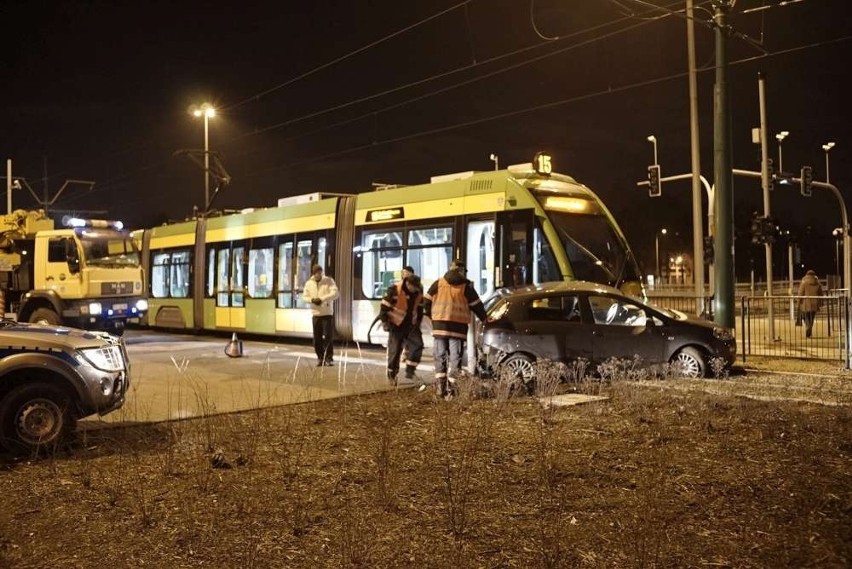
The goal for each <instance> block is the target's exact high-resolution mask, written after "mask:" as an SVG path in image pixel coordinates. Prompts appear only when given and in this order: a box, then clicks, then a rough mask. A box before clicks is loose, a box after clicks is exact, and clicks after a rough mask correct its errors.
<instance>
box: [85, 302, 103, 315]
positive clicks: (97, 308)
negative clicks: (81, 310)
mask: <svg viewBox="0 0 852 569" xmlns="http://www.w3.org/2000/svg"><path fill="white" fill-rule="evenodd" d="M86 308H87V309H88V310H89V314H91V315H92V316H97V315H99V314H100V313H101V311H103V307H102V306H101V303H100V302H90V303H89V305H88V306H87V307H86Z"/></svg>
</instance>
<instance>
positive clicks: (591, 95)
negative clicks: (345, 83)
mask: <svg viewBox="0 0 852 569" xmlns="http://www.w3.org/2000/svg"><path fill="white" fill-rule="evenodd" d="M795 1H796V2H799V1H801V0H795ZM466 3H467V2H465V3H462V4H459V5H456V7H458V6H461V5H464V4H466ZM641 3H643V4H644V2H641ZM705 3H706V2H705ZM657 8H659V7H657ZM620 21H622V19H620V20H616V21H615V22H608V23H607V24H602V25H601V26H606V25H614V23H617V22H620ZM597 27H599V26H595V27H594V28H597ZM594 28H592V29H594ZM634 28H635V26H629V27H627V28H624V29H622V30H619V31H616V32H613V33H612V34H609V35H607V36H604V37H602V38H596V39H597V40H601V39H606V38H608V37H611V36H613V35H616V34H618V33H621V32H624V31H629V30H630V29H634ZM587 32H588V30H582V31H579V32H575V33H574V34H572V35H573V36H576V35H579V34H582V33H587ZM848 39H850V38H849V37H843V38H837V39H835V40H827V41H823V42H815V43H812V44H808V45H806V46H800V47H796V48H791V49H788V50H782V51H778V52H775V53H772V54H763V55H761V56H756V57H753V58H747V59H743V60H737V61H734V62H730V65H738V64H742V63H747V62H751V61H755V60H759V59H763V58H766V57H774V56H776V55H783V54H788V53H793V52H796V51H801V50H804V49H813V48H818V47H821V46H824V45H828V44H831V43H835V42H840V41H847V40H848ZM589 41H592V40H589ZM583 43H588V42H583ZM583 43H581V44H580V45H583ZM536 47H540V44H538V45H536V46H529V47H527V48H522V49H520V50H516V51H515V52H512V54H509V55H517V54H518V53H523V52H525V51H528V50H530V49H534V48H536ZM575 47H576V46H569V47H567V48H563V49H562V50H555V51H553V52H552V53H548V54H545V55H542V56H537V57H535V58H532V59H530V60H529V61H528V62H525V63H520V64H515V65H512V66H509V68H508V70H511V69H514V68H516V67H517V66H519V65H524V64H526V63H531V62H535V61H538V60H540V59H543V58H545V57H550V56H553V55H557V54H558V53H562V52H564V51H567V50H569V49H574V48H575ZM509 55H502V56H498V57H496V58H492V59H489V60H485V61H483V62H480V63H479V64H477V65H486V64H488V63H491V62H493V61H496V60H499V59H504V58H505V57H508V56H509ZM338 59H340V58H338ZM324 66H327V65H324ZM474 66H476V65H474ZM321 67H322V66H321ZM471 67H472V66H465V67H464V68H461V69H456V70H452V71H450V72H446V73H442V74H440V75H437V76H435V77H430V78H427V79H423V80H419V81H417V82H413V83H409V84H407V85H404V86H400V87H397V88H394V89H390V90H387V91H383V92H381V93H377V94H374V95H370V96H368V97H364V98H361V99H359V100H356V101H350V102H347V103H345V104H342V105H338V106H335V107H332V108H330V109H326V110H324V111H321V112H317V113H312V114H310V115H306V116H304V117H299V118H297V119H292V120H290V121H286V123H279V125H274V127H279V126H282V125H285V124H293V123H294V122H298V121H300V120H305V119H306V118H311V117H314V116H318V115H319V114H325V113H327V112H331V111H332V110H336V109H340V108H345V107H348V106H351V105H354V104H357V103H358V102H363V101H366V100H370V99H373V98H377V97H380V96H382V95H384V94H387V93H391V92H396V91H399V90H402V89H405V88H408V87H410V86H413V85H419V84H422V83H425V82H428V81H431V80H434V79H435V78H439V77H444V76H448V75H451V74H454V73H458V72H460V71H462V70H464V69H470V68H471ZM707 69H712V67H709V68H708V67H704V68H701V69H700V71H706V70H707ZM504 71H505V70H503V71H495V72H492V73H488V74H485V75H482V76H478V77H476V78H473V79H470V80H466V81H464V82H462V83H460V84H459V85H458V86H463V85H466V84H469V83H471V82H474V81H479V80H482V79H484V78H488V77H491V76H493V75H496V74H498V73H500V72H504ZM684 75H685V74H684V73H678V74H674V75H670V76H665V77H660V78H657V79H652V80H648V81H643V82H639V83H635V84H630V85H624V86H621V87H616V88H608V89H606V90H602V91H598V92H595V93H588V94H584V95H580V96H577V97H572V98H569V99H563V100H560V101H553V102H550V103H545V104H542V105H538V106H534V107H529V108H524V109H520V110H516V111H510V112H506V113H500V114H497V115H492V116H489V117H482V118H479V119H474V120H471V121H465V122H462V123H457V124H453V125H446V126H443V127H438V128H435V129H428V130H424V131H420V132H417V133H411V134H408V135H404V136H399V137H393V138H388V139H384V140H376V139H373V140H371V141H370V142H369V143H367V144H364V145H359V146H355V147H351V148H348V149H342V150H339V151H335V152H332V153H328V154H323V155H322V156H317V157H313V158H308V159H306V160H301V161H296V162H292V163H288V164H286V165H280V166H274V167H272V168H268V169H265V170H263V171H261V172H259V173H266V172H270V171H278V170H282V169H287V168H292V167H295V166H299V165H303V164H307V163H312V162H316V161H319V160H325V159H327V158H330V157H335V156H341V155H345V154H349V153H352V152H357V151H359V150H363V149H366V148H372V147H375V146H377V145H382V144H389V143H394V142H400V141H404V140H410V139H413V138H417V137H421V136H429V135H433V134H437V133H441V132H446V131H449V130H455V129H458V128H464V127H467V126H473V125H477V124H481V123H484V122H489V121H493V120H499V119H503V118H507V117H512V116H517V115H520V114H525V113H530V112H536V111H540V110H543V109H547V108H551V107H554V106H560V105H564V104H569V103H572V102H578V101H583V100H588V99H590V98H594V97H598V96H604V95H608V94H612V93H617V92H622V91H625V90H629V89H634V88H639V87H643V86H647V85H652V84H655V83H659V82H664V81H670V80H673V79H677V78H681V77H683V76H684ZM282 85H283V84H282ZM456 87H457V86H451V87H447V88H443V89H440V90H438V91H436V92H434V93H429V94H425V95H422V96H419V97H416V98H414V99H411V100H408V101H404V102H401V103H397V104H394V105H390V106H388V107H385V108H383V109H380V110H378V111H372V112H370V113H367V114H365V115H361V116H359V117H357V118H355V119H349V120H346V121H341V122H338V123H335V124H333V125H328V126H326V127H323V128H321V129H319V130H314V131H311V132H309V133H303V134H299V135H296V136H294V137H292V138H299V137H302V136H308V135H310V134H315V133H316V132H319V131H322V130H328V129H329V128H334V127H336V126H341V125H343V124H347V123H350V122H353V121H355V120H362V119H363V118H365V117H367V116H370V115H376V114H377V113H381V112H386V111H388V110H392V109H395V108H398V107H400V106H403V105H406V104H410V103H412V102H416V101H419V100H422V99H424V98H427V97H429V96H432V95H434V94H439V93H442V92H446V91H447V90H450V89H452V88H456ZM270 91H271V90H267V91H266V92H270ZM248 100H249V99H247V100H246V101H248ZM272 128H273V127H268V128H266V129H264V130H271V129H272ZM259 173H255V174H253V175H258V174H259ZM119 179H120V178H119ZM119 179H115V180H113V181H115V182H118V181H119ZM101 188H103V186H101V187H99V189H101ZM94 191H97V190H94Z"/></svg>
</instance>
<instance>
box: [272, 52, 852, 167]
mask: <svg viewBox="0 0 852 569" xmlns="http://www.w3.org/2000/svg"><path fill="white" fill-rule="evenodd" d="M850 40H852V35H849V36H843V37H840V38H835V39H832V40H827V41H823V42H817V43H812V44H808V45H804V46H799V47H795V48H789V49H785V50H780V51H777V52H774V53H771V54H766V55H756V56H753V57H749V58H743V59H738V60H735V61H730V62H729V63H728V65H729V66H731V67H734V66H737V65H743V64H746V63H752V62H754V61H760V60H763V59H769V58H773V57H776V56H780V55H788V54H791V53H795V52H799V51H803V50H807V49H814V48H819V47H824V46H826V45H830V44H834V43H840V42H846V41H850ZM714 69H715V65H709V66H705V67H701V68H698V69H697V72H698V73H703V72H707V71H711V70H714ZM688 74H689V72H688V71H684V72H680V73H675V74H671V75H666V76H663V77H657V78H654V79H648V80H645V81H639V82H636V83H630V84H627V85H622V86H619V87H609V88H607V89H602V90H600V91H596V92H593V93H586V94H583V95H578V96H576V97H570V98H567V99H561V100H558V101H551V102H549V103H543V104H541V105H537V106H533V107H526V108H524V109H518V110H515V111H509V112H504V113H500V114H496V115H491V116H488V117H481V118H478V119H473V120H469V121H465V122H461V123H456V124H452V125H446V126H443V127H438V128H434V129H429V130H423V131H419V132H416V133H411V134H407V135H404V136H398V137H394V138H388V139H385V140H379V141H375V140H374V141H371V142H369V143H366V144H362V145H359V146H354V147H351V148H346V149H343V150H339V151H335V152H331V153H328V154H323V155H322V156H316V157H312V158H308V159H305V160H300V161H296V162H291V163H288V164H286V165H281V166H277V167H274V168H271V169H269V170H265V171H264V172H265V173H268V172H270V171H278V170H284V169H289V168H294V167H296V166H303V165H305V164H311V163H314V162H319V161H323V160H327V159H328V158H335V157H338V156H343V155H346V154H350V153H353V152H358V151H361V150H366V149H370V148H375V147H376V146H380V145H384V144H392V143H397V142H403V141H406V140H412V139H415V138H419V137H422V136H431V135H434V134H440V133H443V132H449V131H451V130H456V129H459V128H465V127H470V126H475V125H479V124H483V123H486V122H491V121H495V120H500V119H506V118H510V117H515V116H519V115H523V114H527V113H533V112H537V111H541V110H545V109H550V108H554V107H558V106H561V105H566V104H570V103H576V102H580V101H587V100H589V99H593V98H596V97H602V96H607V95H612V94H614V93H623V92H625V91H630V90H633V89H638V88H642V87H648V86H650V85H655V84H659V83H664V82H667V81H672V80H675V79H682V78H684V77H686V76H688Z"/></svg>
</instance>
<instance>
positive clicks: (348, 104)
mask: <svg viewBox="0 0 852 569" xmlns="http://www.w3.org/2000/svg"><path fill="white" fill-rule="evenodd" d="M469 2H470V0H468V2H463V3H461V4H457V5H455V6H454V7H453V8H450V9H448V10H444V11H443V12H441V13H439V14H436V15H434V16H430V17H429V18H426V19H424V20H421V21H420V22H418V24H416V25H419V24H422V23H425V22H427V21H431V20H432V19H433V18H434V17H436V16H438V15H441V14H444V13H447V12H448V11H451V10H452V9H455V8H458V7H459V6H462V5H464V4H467V3H469ZM672 5H675V3H674V2H673V3H672ZM631 18H632V16H625V17H622V18H619V19H617V20H613V21H609V22H605V23H602V24H597V25H595V26H590V27H588V28H584V29H582V30H578V31H576V32H573V33H571V34H567V35H564V36H561V37H560V40H567V39H570V38H573V37H577V36H582V35H586V34H590V33H594V32H596V31H598V30H600V29H604V28H606V27H611V26H613V25H618V24H620V23H622V22H624V21H625V20H629V19H631ZM411 28H412V26H407V27H406V28H404V30H409V29H411ZM629 29H632V27H630V28H627V29H624V30H620V31H628V30H629ZM401 32H402V30H399V31H397V32H394V33H392V34H389V35H388V36H385V37H384V38H383V39H382V40H377V41H376V42H372V44H370V45H377V44H378V43H381V42H382V41H384V40H385V39H388V38H391V37H394V36H396V35H399V33H401ZM617 33H619V31H616V32H613V33H612V34H606V35H603V36H598V37H595V38H593V39H592V40H588V41H587V42H583V43H582V44H580V45H585V44H588V43H592V42H594V41H600V40H603V39H608V38H610V37H612V36H613V35H617ZM547 45H548V44H535V45H531V46H526V47H523V48H520V49H517V50H514V51H512V52H508V53H505V54H501V55H498V56H495V57H492V58H488V59H486V60H483V61H479V62H476V63H473V64H470V65H466V66H463V67H460V68H456V69H453V70H450V71H447V72H443V73H440V74H436V75H432V76H430V77H427V78H424V79H420V80H417V81H412V82H409V83H407V84H404V85H400V86H397V87H393V88H391V89H386V90H384V91H380V92H378V93H373V94H370V95H367V96H364V97H361V98H358V99H353V100H350V101H346V102H344V103H341V104H339V105H335V106H332V107H328V108H325V109H322V110H319V111H316V112H313V113H308V114H305V115H302V116H299V117H296V118H293V119H289V120H287V121H282V122H280V123H276V124H273V125H270V126H267V127H264V128H262V129H255V130H253V131H252V132H250V133H246V134H244V135H241V136H237V137H234V138H232V139H231V140H228V141H223V142H222V145H227V144H231V143H233V142H236V141H239V140H242V139H245V138H248V137H252V136H256V135H259V134H262V133H265V132H269V131H272V130H276V129H278V128H282V127H286V126H290V125H293V124H296V123H298V122H302V121H305V120H308V119H311V118H315V117H318V116H322V115H325V114H328V113H330V112H333V111H338V110H342V109H345V108H348V107H351V106H354V105H357V104H360V103H364V102H367V101H370V100H373V99H377V98H380V97H384V96H387V95H390V94H393V93H396V92H400V91H403V90H406V89H411V88H413V87H417V86H420V85H423V84H426V83H429V82H433V81H436V80H438V79H443V78H446V77H450V76H452V75H455V74H458V73H461V72H464V71H470V70H471V69H474V68H477V67H483V66H486V65H490V64H493V63H497V62H499V61H502V60H505V59H507V58H510V57H515V56H518V55H521V54H523V53H526V52H529V51H532V50H536V49H539V48H541V47H543V46H547ZM363 49H364V48H359V49H358V50H355V51H354V52H350V53H349V54H347V55H346V56H342V57H339V58H337V59H335V60H334V61H335V62H336V61H342V60H343V59H346V58H347V57H349V56H351V55H352V54H354V53H356V52H360V51H363ZM568 49H571V47H570V46H569V47H568V48H564V49H563V50H557V51H554V52H552V53H548V54H545V55H543V56H538V57H536V58H533V59H530V60H526V62H527V63H534V62H536V61H539V60H541V59H543V58H546V57H549V56H552V55H557V54H559V53H562V52H563V51H566V50H568ZM331 63H333V62H329V63H327V64H323V65H321V66H319V67H317V68H315V69H316V70H319V69H320V68H325V67H328V66H329V65H330V64H331ZM524 64H525V63H524V62H521V63H519V64H515V65H512V66H510V67H508V68H506V69H505V70H511V69H515V68H517V67H519V66H521V65H524ZM498 73H499V71H497V72H492V73H489V74H486V75H483V76H478V77H477V78H474V79H470V80H466V81H463V82H461V83H459V84H457V86H459V87H461V86H465V85H468V84H470V83H472V82H475V81H478V80H481V79H484V78H488V77H491V76H493V75H496V74H498ZM309 74H311V72H309V73H307V74H303V75H302V76H301V77H304V76H307V75H309ZM295 79H296V78H294V80H295ZM290 82H292V81H290ZM284 84H285V83H281V84H280V85H284ZM453 88H455V87H454V86H450V87H446V88H442V89H439V90H438V91H436V92H432V93H427V94H424V95H421V96H418V97H415V98H414V99H409V100H407V101H403V102H401V103H397V104H394V105H391V106H388V107H385V108H382V109H378V110H374V111H371V112H369V113H365V114H364V115H360V116H358V117H356V118H355V119H348V120H344V121H341V122H338V123H334V124H332V125H329V126H326V127H322V128H320V129H316V130H313V131H310V132H308V133H301V134H299V135H296V136H295V137H291V138H290V139H293V138H299V137H301V136H309V135H311V134H316V133H317V132H322V131H325V130H329V128H334V127H337V126H342V125H344V124H348V123H351V122H355V121H358V120H362V119H364V118H365V117H368V116H370V115H374V114H377V113H382V112H386V111H388V110H393V109H395V108H399V107H401V106H404V105H405V104H409V103H413V102H417V101H420V100H422V99H425V98H427V97H429V96H432V95H434V94H441V93H444V92H447V91H449V90H451V89H453ZM273 90H274V89H267V90H266V91H264V92H263V93H269V92H272V91H273ZM261 95H262V94H258V95H255V96H253V97H250V98H248V99H245V100H243V101H242V102H241V103H238V104H236V105H231V106H228V107H226V108H227V109H232V108H235V107H237V106H239V105H241V104H243V103H245V102H248V101H250V100H254V99H256V98H258V97H259V96H261ZM290 139H288V140H290ZM162 163H164V161H162V160H160V161H157V162H156V163H154V164H151V165H148V166H145V167H143V168H142V170H150V169H152V168H155V167H156V166H157V165H158V164H162ZM132 175H133V174H132V173H125V174H123V175H121V176H118V177H116V178H113V179H109V180H107V181H105V182H101V183H99V184H98V186H97V187H98V189H97V190H93V191H104V190H106V189H108V188H109V184H111V183H114V182H117V181H120V180H122V179H128V178H131V177H132Z"/></svg>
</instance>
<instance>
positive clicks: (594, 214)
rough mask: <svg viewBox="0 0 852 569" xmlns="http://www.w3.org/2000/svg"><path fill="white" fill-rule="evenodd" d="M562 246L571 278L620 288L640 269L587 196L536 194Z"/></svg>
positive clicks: (623, 242)
mask: <svg viewBox="0 0 852 569" xmlns="http://www.w3.org/2000/svg"><path fill="white" fill-rule="evenodd" d="M538 199H539V201H540V202H541V204H542V206H543V207H544V209H545V211H547V215H548V217H549V218H550V221H551V223H552V224H553V226H554V228H555V229H556V232H557V233H558V234H559V239H560V241H561V242H562V245H563V246H564V247H565V251H566V253H567V255H568V260H569V261H570V263H571V269H572V270H573V272H574V278H575V279H578V280H584V281H591V282H596V283H601V284H608V285H610V286H615V287H620V286H621V285H622V284H624V283H625V282H628V281H635V282H638V281H639V280H640V277H639V269H638V266H637V265H636V261H635V259H634V258H633V256H632V254H631V253H630V251H629V249H628V247H627V243H626V242H625V241H624V239H622V238H621V237H620V236H619V235H618V233H617V232H616V230H615V227H614V226H613V223H612V222H611V221H610V219H609V217H608V216H607V214H606V212H604V211H603V210H602V209H601V208H600V207H599V205H598V203H597V202H595V201H594V200H591V199H588V198H581V197H573V196H572V197H565V196H546V195H540V196H538Z"/></svg>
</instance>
